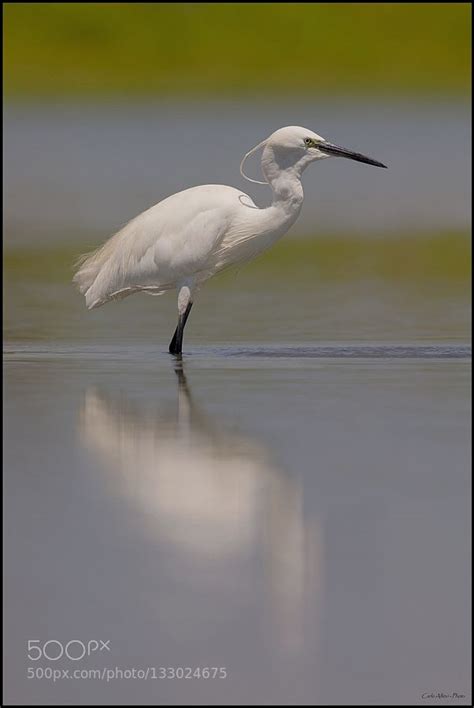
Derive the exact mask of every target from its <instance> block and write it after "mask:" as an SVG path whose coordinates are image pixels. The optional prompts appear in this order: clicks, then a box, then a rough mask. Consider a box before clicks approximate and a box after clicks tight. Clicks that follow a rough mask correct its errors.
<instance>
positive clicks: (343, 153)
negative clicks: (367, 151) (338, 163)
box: [316, 142, 387, 168]
mask: <svg viewBox="0 0 474 708" xmlns="http://www.w3.org/2000/svg"><path fill="white" fill-rule="evenodd" d="M316 147H317V149H318V150H320V152H325V153H327V154H328V155H334V157H347V158H348V159H349V160H355V161H356V162H363V163H365V164H366V165H375V167H385V168H387V165H383V164H382V163H381V162H377V160H372V158H370V157H366V156H365V155H361V154H360V152H352V150H346V148H343V147H339V146H338V145H333V144H332V143H326V142H324V143H318V144H317V146H316Z"/></svg>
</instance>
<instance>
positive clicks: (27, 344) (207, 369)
mask: <svg viewBox="0 0 474 708" xmlns="http://www.w3.org/2000/svg"><path fill="white" fill-rule="evenodd" d="M191 108H192V110H191V109H190V107H189V106H184V105H183V106H181V107H179V106H176V105H174V106H169V105H155V106H145V107H144V106H139V107H137V108H135V109H132V108H130V107H125V106H108V107H101V108H98V107H88V108H87V107H86V108H84V107H82V108H80V107H75V106H69V107H64V106H57V107H54V106H53V107H52V106H49V107H43V108H41V107H38V106H37V107H33V108H32V107H31V106H29V107H28V106H23V107H21V106H12V107H10V108H9V109H8V110H7V112H6V128H7V139H6V162H5V166H6V170H5V176H6V188H5V189H6V191H5V196H6V204H7V213H6V225H7V244H9V245H10V246H12V245H22V246H25V247H28V245H34V246H35V247H38V246H39V247H41V246H43V245H51V244H58V243H61V244H66V246H67V248H69V250H70V251H72V250H74V249H76V246H77V252H78V253H80V252H81V251H83V250H84V249H85V248H87V247H89V246H91V245H94V244H96V243H99V242H100V241H101V240H102V239H103V238H104V237H105V236H106V235H107V234H109V233H110V232H112V231H113V230H114V228H115V227H116V226H117V225H118V224H120V223H121V222H123V221H125V220H127V219H128V218H130V216H132V215H134V214H135V213H137V212H139V211H140V210H142V209H143V208H144V207H146V206H148V205H149V204H151V203H153V202H155V201H157V200H158V199H159V198H161V197H162V196H164V195H165V194H167V193H169V192H172V191H175V190H176V189H181V188H183V187H185V186H189V185H190V184H193V183H196V182H203V181H210V182H221V181H222V182H229V183H231V184H235V185H236V186H241V183H240V182H239V180H238V179H237V175H238V162H239V159H240V156H241V153H242V152H244V151H245V150H247V149H248V148H249V147H251V144H252V142H253V143H255V142H257V141H259V140H260V139H262V138H263V137H264V135H265V134H267V133H268V131H269V129H270V130H271V129H273V128H277V127H279V126H280V125H283V124H288V123H289V124H292V123H302V124H303V125H304V124H307V125H308V126H311V127H314V128H315V129H316V130H318V131H319V132H321V133H322V134H323V135H325V136H327V137H328V138H331V139H333V140H334V141H335V142H340V143H342V144H344V143H347V145H349V146H353V147H354V148H356V149H360V150H363V151H366V152H367V153H368V154H371V155H372V154H373V156H374V157H376V158H379V159H381V160H383V161H387V162H388V163H389V164H390V165H391V168H392V169H390V170H387V171H386V172H384V174H383V175H380V174H379V173H377V172H376V171H375V172H374V171H373V170H370V168H364V167H362V166H360V165H351V164H349V163H347V164H346V165H345V166H344V169H343V163H342V161H337V160H334V161H329V160H328V161H326V163H325V164H324V165H321V166H319V167H318V168H315V170H314V174H313V176H311V175H310V174H309V173H308V178H307V179H306V180H305V189H306V194H307V197H308V199H307V202H306V204H305V210H304V214H303V217H302V219H303V220H302V222H301V224H302V225H301V229H300V230H304V229H306V228H308V231H309V230H310V231H311V233H314V232H315V231H317V230H318V229H317V227H319V228H320V229H322V230H323V229H326V228H327V229H329V230H331V229H333V230H343V231H344V232H345V233H346V234H348V235H349V234H352V235H356V232H357V231H358V230H359V231H361V230H362V231H364V233H365V230H366V229H367V230H368V231H370V232H371V233H372V234H373V235H374V237H378V238H384V236H385V235H386V234H387V232H388V231H394V230H395V231H397V233H398V232H399V231H400V233H401V231H402V229H403V227H408V226H409V227H410V228H433V229H435V230H436V229H442V228H449V229H451V228H465V227H466V226H467V225H468V224H469V216H468V214H469V198H468V197H469V179H468V170H469V157H468V156H469V151H468V150H467V149H466V144H467V143H468V141H469V136H468V122H469V121H468V116H467V108H466V107H465V106H462V105H448V104H443V105H441V104H436V105H434V106H427V105H424V106H418V107H413V106H411V107H409V109H407V106H404V105H402V104H400V105H397V106H394V105H381V104H373V103H371V104H369V103H367V104H362V103H361V104H360V105H354V104H351V106H347V105H345V104H343V103H337V104H336V103H332V104H330V103H327V102H325V108H324V110H323V109H322V108H320V107H319V106H316V105H315V104H306V105H303V104H301V105H300V106H297V107H296V108H297V110H296V109H295V107H294V106H283V107H280V109H279V110H278V111H276V108H275V106H271V105H267V106H263V105H262V106H260V108H258V109H256V108H255V106H253V108H252V112H251V113H248V111H247V109H245V106H244V107H242V106H240V108H239V109H237V108H236V107H233V106H231V105H228V106H224V107H220V110H219V112H218V111H213V110H211V109H210V108H209V107H207V108H206V109H204V108H203V107H198V106H195V107H191ZM249 135H250V136H251V138H250V144H249ZM440 136H442V139H441V140H440ZM223 145H225V146H226V147H227V148H228V151H227V153H226V151H225V150H223ZM323 171H324V179H323ZM316 172H318V175H319V176H317V175H316ZM382 178H383V179H382ZM258 190H259V188H258V187H257V188H256V191H252V188H251V189H250V191H251V193H252V194H253V195H255V194H256V192H258ZM262 190H263V188H262ZM258 193H259V194H261V195H262V198H261V199H260V203H263V202H264V201H265V192H264V191H260V192H258ZM316 195H317V199H316V198H315V197H316ZM315 210H317V211H315ZM94 234H95V235H94ZM98 234H100V235H98ZM427 238H429V234H427ZM427 243H428V242H427ZM68 244H69V245H68ZM400 248H402V249H405V250H403V252H402V258H401V260H400V263H399V267H398V269H397V268H396V269H395V271H394V273H395V274H394V273H392V275H387V271H386V270H384V269H383V267H382V268H380V269H379V270H377V267H374V269H372V266H371V265H370V263H369V264H366V265H364V264H362V265H361V264H360V263H359V264H352V263H350V262H349V263H347V264H343V265H344V267H343V268H342V269H341V270H340V272H339V276H337V275H335V274H334V273H331V272H330V269H326V270H325V268H324V266H323V267H321V268H319V269H318V264H317V263H315V264H314V268H313V265H312V264H309V265H310V267H309V268H302V269H301V271H299V270H298V268H296V269H295V267H294V266H293V270H291V274H288V273H287V272H286V271H285V269H283V270H282V269H281V267H280V270H279V272H277V270H278V267H277V266H275V268H276V270H275V271H274V272H269V271H271V270H272V269H271V268H270V269H269V270H265V269H264V268H263V269H259V268H258V267H257V268H253V266H251V267H250V268H249V269H248V270H247V269H243V270H242V271H241V272H237V273H232V274H229V275H228V276H225V277H224V278H223V279H216V280H215V281H212V282H210V283H209V284H208V285H207V286H206V288H204V289H203V291H202V293H201V294H200V296H199V298H198V301H197V302H196V305H195V307H194V309H193V312H192V315H191V318H190V322H189V325H188V327H187V332H186V338H185V350H186V355H185V357H184V361H183V366H182V367H178V368H176V366H175V365H174V364H173V361H172V360H171V358H170V357H169V355H168V354H167V345H168V341H169V339H170V337H171V334H172V331H173V329H174V326H175V317H176V305H175V301H174V298H173V297H172V296H164V297H162V298H149V297H145V296H135V297H133V298H129V299H128V300H125V301H123V302H121V303H112V304H110V305H108V306H107V307H105V308H103V309H99V310H97V311H93V312H87V311H86V310H85V307H84V304H83V301H82V298H81V297H80V296H79V295H78V294H77V293H76V292H75V291H74V290H73V288H72V286H71V284H70V277H71V274H72V273H71V272H70V269H69V263H66V260H67V259H66V258H65V257H64V258H63V260H62V261H61V260H60V259H59V260H58V259H56V260H55V261H54V259H55V258H56V256H55V255H54V253H51V258H52V260H53V261H54V262H55V263H56V265H55V266H54V267H51V269H50V271H49V270H47V272H45V268H47V267H48V261H47V260H41V259H39V260H38V262H37V263H36V262H35V259H36V258H37V255H35V253H33V255H32V256H31V258H30V261H28V259H26V260H23V261H21V260H20V261H17V265H16V266H14V267H12V270H10V271H7V272H6V274H5V275H6V278H5V374H4V381H5V421H6V423H5V443H6V445H5V499H6V505H5V531H6V546H5V571H6V572H5V578H6V579H5V598H6V626H5V650H6V651H5V654H6V665H5V668H6V679H7V686H6V694H5V700H6V702H7V703H9V704H35V705H38V704H45V705H51V704H81V705H84V704H85V705H87V704H99V705H100V704H113V705H117V704H145V705H164V704H224V705H229V704H239V703H244V704H245V703H248V704H253V703H257V704H272V703H273V704H275V703H278V704H293V705H295V704H309V705H318V704H319V705H327V704H348V705H356V704H361V705H366V704H370V703H374V704H382V705H389V704H392V705H393V704H406V705H413V704H420V705H426V704H431V703H433V704H438V705H439V704H440V699H436V698H435V699H430V698H426V697H423V696H424V694H428V695H429V694H431V693H433V694H437V693H444V694H452V693H453V692H456V693H457V694H464V696H465V698H463V699H459V698H458V699H454V700H453V701H452V702H453V703H454V704H456V705H460V704H468V703H469V702H470V700H469V699H470V695H469V679H470V675H469V649H468V646H469V633H468V627H469V626H470V622H469V597H470V593H469V578H470V568H469V555H468V554H469V550H470V549H469V541H468V539H469V524H470V507H469V502H468V499H469V491H470V481H469V480H470V420H469V417H470V401H469V387H470V355H471V350H470V346H469V335H470V331H469V322H470V300H469V293H468V291H467V288H466V280H465V276H464V275H462V273H461V272H460V269H459V268H458V269H457V270H456V267H451V268H450V267H449V264H448V267H447V268H446V270H444V269H443V263H442V262H441V261H440V262H439V268H438V270H439V272H438V271H437V270H436V268H433V265H432V264H431V265H430V266H429V267H428V269H427V271H428V274H427V275H426V274H425V270H424V260H423V257H421V260H420V255H419V253H420V251H419V248H418V251H417V253H418V256H417V258H418V261H416V263H415V264H414V265H413V263H412V262H411V261H410V259H411V258H412V253H411V252H410V249H409V247H407V245H406V243H405V245H403V244H402V245H401V247H400ZM394 253H398V256H400V251H398V252H396V251H394ZM405 253H406V259H407V263H408V264H410V265H413V267H412V268H407V272H405V270H404V268H403V262H404V256H405ZM449 257H450V251H449V246H446V261H447V262H448V261H449ZM48 258H49V257H48ZM18 263H20V265H18ZM21 264H22V265H21ZM302 265H303V264H302ZM306 265H308V264H306ZM22 269H23V270H22ZM336 270H337V269H336ZM397 273H398V274H397ZM28 640H33V644H34V646H38V645H39V646H40V647H41V648H42V647H43V646H44V643H45V642H47V641H49V640H53V642H52V643H51V644H49V645H47V646H48V647H49V650H47V652H48V653H49V655H50V656H52V658H51V659H49V660H48V659H44V658H42V659H41V660H39V661H36V662H35V661H34V660H33V659H28V656H27V653H28ZM72 640H75V644H73V656H78V647H80V645H79V644H78V642H79V641H82V642H84V644H85V645H87V643H88V642H89V641H94V640H97V641H100V640H102V641H104V642H107V641H109V646H110V651H109V652H107V651H103V652H95V653H92V655H91V656H89V657H84V658H83V659H80V660H78V661H73V660H71V659H68V658H65V657H61V658H59V659H58V660H55V657H56V656H57V654H58V653H59V652H58V647H59V648H60V645H59V644H58V642H60V643H61V645H62V646H63V647H65V646H66V644H67V643H68V642H70V641H72ZM35 654H37V650H34V651H33V656H34V655H35ZM48 667H49V668H51V669H55V670H56V671H57V670H58V669H61V670H64V671H69V672H70V675H72V673H73V671H74V670H83V671H87V670H100V671H101V672H102V671H103V670H106V673H105V674H103V675H104V676H105V679H102V678H97V677H95V676H94V675H89V677H88V678H87V677H83V678H78V679H74V678H69V679H68V678H67V677H64V676H63V674H62V673H61V674H60V676H59V678H58V680H56V681H53V680H52V679H49V678H39V677H35V678H28V669H29V668H30V669H31V668H33V669H35V670H36V669H38V668H40V669H47V668H48ZM160 667H164V668H166V667H174V668H175V669H176V668H178V667H183V668H184V669H186V668H187V667H189V668H190V669H193V671H194V670H201V669H203V668H205V667H211V668H212V667H217V668H219V667H222V668H225V669H226V674H227V677H226V678H216V679H210V678H209V679H205V678H194V679H193V680H190V679H185V678H179V679H172V678H164V679H160V678H156V679H155V678H153V676H157V677H158V676H160V675H161V673H162V672H161V671H160ZM116 669H118V670H122V671H125V670H131V669H135V670H140V671H143V672H145V673H146V671H147V669H148V678H147V679H144V678H135V679H134V678H128V679H127V678H118V676H120V674H119V673H117V672H116ZM30 673H31V672H30ZM33 673H34V672H33ZM39 673H40V674H41V671H40V672H39ZM47 675H48V676H49V673H48V674H47ZM100 675H101V676H102V674H100ZM168 675H171V672H168ZM35 676H37V675H36V674H35ZM111 676H114V677H116V678H111ZM107 677H109V680H106V679H107ZM446 703H449V700H448V699H444V703H443V704H446Z"/></svg>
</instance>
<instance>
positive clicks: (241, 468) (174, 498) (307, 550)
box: [80, 362, 321, 650]
mask: <svg viewBox="0 0 474 708" xmlns="http://www.w3.org/2000/svg"><path fill="white" fill-rule="evenodd" d="M174 370H175V373H176V377H177V406H175V407H174V410H173V411H169V410H168V412H166V409H163V410H160V409H159V410H156V409H155V410H150V409H149V407H148V406H147V405H146V404H143V405H140V404H138V403H133V402H132V401H131V400H129V399H125V398H124V397H123V396H119V397H117V396H116V395H113V396H109V395H108V394H106V393H103V392H99V391H97V390H96V389H89V390H88V391H87V392H86V396H85V400H84V405H83V408H82V411H81V416H80V433H81V439H82V442H83V444H84V446H85V447H86V448H87V449H88V450H89V451H90V452H92V453H93V454H94V456H95V457H96V458H97V460H98V462H99V469H100V470H101V471H104V472H105V475H106V477H105V478H106V482H107V485H108V487H109V489H110V490H111V491H112V492H113V494H119V495H120V496H123V497H125V498H126V499H127V501H129V502H130V504H131V505H132V509H133V510H134V513H136V512H138V513H139V517H140V519H141V525H143V527H144V529H145V531H146V533H147V536H148V537H150V535H151V537H152V538H153V539H154V540H155V541H156V542H157V543H159V544H165V545H166V547H167V548H168V550H169V551H170V552H172V553H173V554H174V555H175V556H178V557H179V561H180V563H181V567H182V564H183V563H185V564H186V565H185V566H184V567H185V568H187V569H188V571H189V572H187V571H181V572H185V573H186V577H185V578H184V579H183V582H185V583H187V584H188V585H189V584H192V583H199V589H200V590H205V591H209V592H212V591H216V590H217V591H218V592H219V595H220V598H222V594H223V593H224V594H225V593H239V594H241V593H245V592H246V591H247V592H250V593H254V592H255V588H256V587H259V586H260V585H261V581H260V580H258V576H259V574H261V577H262V582H263V588H264V593H265V597H264V610H263V614H264V615H266V614H268V617H266V618H265V617H264V622H265V625H266V626H267V629H270V630H271V632H276V636H272V637H271V638H270V639H271V641H275V642H276V643H277V644H278V646H280V647H282V648H283V649H289V650H291V649H294V650H298V649H302V648H303V627H304V626H305V625H306V626H307V627H308V626H309V624H311V622H310V623H308V621H307V618H305V613H306V608H307V606H308V603H309V605H310V607H311V610H310V614H311V615H312V616H313V617H314V615H315V609H316V607H317V605H318V604H319V603H318V599H320V598H319V594H320V581H321V552H320V545H321V533H320V528H319V524H318V520H317V519H307V520H305V519H304V517H303V507H302V504H303V498H302V489H301V486H300V484H299V483H298V481H297V480H296V479H294V478H293V477H291V476H289V475H288V474H285V473H284V472H283V471H282V470H280V469H279V468H278V467H277V466H276V465H275V464H274V463H273V461H272V459H271V457H270V455H269V453H268V451H267V450H266V449H265V448H264V447H262V446H261V445H259V444H257V443H255V442H253V441H251V440H249V439H247V438H245V437H244V436H241V435H238V434H234V433H229V432H226V431H224V430H221V429H220V427H219V426H218V425H217V424H216V423H215V421H213V420H212V419H211V418H210V417H209V416H207V415H206V414H205V413H203V412H202V411H201V410H200V408H199V407H198V406H197V405H196V403H195V402H194V400H193V397H192V395H191V391H190V387H189V384H188V381H187V378H186V375H185V371H184V368H183V363H182V362H176V364H175V369H174ZM196 564H197V566H198V567H197V571H196ZM255 575H257V584H256V583H255V578H254V576H255ZM247 581H248V582H247ZM240 599H242V598H240ZM265 620H267V621H265Z"/></svg>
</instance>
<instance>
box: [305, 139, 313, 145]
mask: <svg viewBox="0 0 474 708" xmlns="http://www.w3.org/2000/svg"><path fill="white" fill-rule="evenodd" d="M304 144H305V145H312V144H313V139H312V138H305V139H304Z"/></svg>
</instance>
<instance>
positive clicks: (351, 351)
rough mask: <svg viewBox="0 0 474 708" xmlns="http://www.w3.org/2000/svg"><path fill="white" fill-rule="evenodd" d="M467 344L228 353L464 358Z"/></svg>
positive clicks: (229, 353) (467, 353)
mask: <svg viewBox="0 0 474 708" xmlns="http://www.w3.org/2000/svg"><path fill="white" fill-rule="evenodd" d="M471 353H472V351H471V347H470V346H466V345H439V344H437V345H426V346H399V345H397V346H393V345H343V346H340V345H334V346H312V347H278V348H271V347H268V348H266V347H262V348H258V349H252V348H245V349H235V350H229V351H227V352H225V354H226V356H234V357H240V356H241V357H252V356H254V357H297V358H307V359H323V358H324V359H326V358H327V359H360V358H363V359H465V358H469V357H470V356H471Z"/></svg>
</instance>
